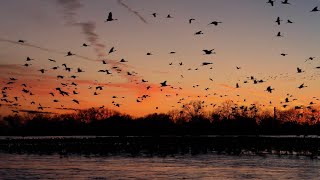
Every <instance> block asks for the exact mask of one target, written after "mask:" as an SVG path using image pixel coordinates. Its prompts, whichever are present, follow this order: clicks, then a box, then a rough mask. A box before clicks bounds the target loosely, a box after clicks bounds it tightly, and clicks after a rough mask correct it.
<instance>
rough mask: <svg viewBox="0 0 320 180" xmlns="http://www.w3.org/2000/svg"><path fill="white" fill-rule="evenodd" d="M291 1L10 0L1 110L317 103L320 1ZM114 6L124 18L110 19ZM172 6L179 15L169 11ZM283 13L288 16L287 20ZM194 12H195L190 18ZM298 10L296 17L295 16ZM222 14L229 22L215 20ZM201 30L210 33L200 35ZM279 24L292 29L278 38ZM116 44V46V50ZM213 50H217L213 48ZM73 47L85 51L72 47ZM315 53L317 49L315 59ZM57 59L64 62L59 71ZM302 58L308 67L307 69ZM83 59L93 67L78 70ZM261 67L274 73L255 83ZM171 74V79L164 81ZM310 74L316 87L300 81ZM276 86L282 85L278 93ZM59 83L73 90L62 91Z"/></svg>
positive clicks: (1, 63)
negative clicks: (196, 103)
mask: <svg viewBox="0 0 320 180" xmlns="http://www.w3.org/2000/svg"><path fill="white" fill-rule="evenodd" d="M289 2H290V3H291V4H290V5H284V4H281V3H280V1H279V0H278V1H276V2H275V6H273V7H272V6H271V5H270V4H267V3H266V0H241V1H239V0H201V1H197V0H161V1H160V0H122V1H118V0H107V1H106V0H90V1H89V0H28V1H23V0H2V1H1V2H0V4H1V6H0V24H1V29H0V80H1V89H2V101H1V107H0V113H1V114H7V113H11V112H13V111H12V110H18V111H20V112H28V111H40V112H72V110H70V111H66V110H63V111H62V110H61V108H65V109H73V110H74V109H84V108H89V107H102V106H104V107H107V108H111V109H115V110H118V111H120V112H124V113H128V114H131V115H133V116H142V115H146V114H149V113H154V112H168V111H169V110H172V109H177V108H180V107H181V106H182V104H184V103H187V102H189V101H191V100H201V101H205V103H204V105H205V106H206V108H208V109H209V110H211V109H212V108H213V105H214V104H216V106H219V104H220V103H221V102H224V101H226V100H233V101H234V102H237V103H239V104H251V103H260V104H264V105H265V107H266V108H273V107H278V106H279V107H280V106H281V105H283V103H282V102H283V101H284V99H285V98H286V97H289V98H290V101H292V100H293V99H297V100H295V101H294V102H293V103H291V104H289V107H293V106H295V105H305V106H307V105H308V104H309V103H310V102H311V101H312V102H314V103H317V101H318V102H319V100H318V99H319V98H320V97H319V95H320V93H319V92H320V91H319V90H320V83H319V82H320V80H319V77H320V69H317V68H316V67H319V66H320V63H319V60H320V54H319V53H320V52H319V48H320V46H319V42H320V36H319V32H320V12H310V11H311V10H312V9H313V8H314V7H315V6H320V1H318V0H307V1H300V0H291V1H290V0H289ZM109 12H112V14H113V18H115V19H117V20H115V21H111V22H105V20H106V19H107V17H108V14H109ZM153 13H157V16H156V17H153V15H152V14H153ZM168 14H170V15H171V16H172V18H166V17H167V15H168ZM277 17H280V19H281V20H283V21H281V24H280V25H277V23H276V22H275V21H276V19H277ZM191 18H193V19H195V20H194V21H192V23H191V24H190V23H189V19H191ZM288 19H290V20H291V21H293V23H292V24H289V23H286V22H287V20H288ZM213 21H218V22H222V23H220V24H218V26H215V25H212V24H210V25H209V23H211V22H213ZM198 31H202V32H203V34H202V35H195V33H196V32H198ZM278 32H281V34H282V35H283V37H277V36H276V35H277V33H278ZM18 40H24V41H25V42H24V43H18ZM83 43H85V44H87V45H89V46H88V47H84V46H82V44H83ZM112 47H114V49H115V50H116V51H115V52H112V53H110V54H108V52H109V50H110V49H111V48H112ZM205 49H208V50H210V49H214V52H215V54H210V55H204V52H203V50H205ZM68 51H71V52H72V53H74V54H75V55H73V56H66V55H67V52H68ZM172 51H174V52H176V53H174V54H170V52H172ZM147 53H152V55H150V56H148V55H146V54H147ZM282 53H284V54H287V55H286V56H282V55H281V54H282ZM27 57H30V58H31V59H34V60H32V61H30V62H28V61H26V58H27ZM309 57H315V58H314V60H312V61H311V60H309V61H306V60H307V59H308V58H309ZM48 59H54V60H55V61H56V62H50V61H49V60H48ZM121 59H125V60H126V61H127V62H120V60H121ZM102 60H105V61H106V62H107V64H103V63H102ZM181 62H182V65H179V63H181ZM203 62H210V63H212V64H210V65H208V66H203V65H202V63H203ZM25 63H29V64H31V65H30V66H28V67H25V66H23V65H24V64H25ZM64 63H65V64H66V65H67V67H70V68H72V69H71V72H68V71H66V70H65V68H64V67H63V66H62V64H64ZM170 63H172V65H169V64H170ZM55 66H58V67H59V68H58V69H57V70H53V69H52V67H55ZM115 66H116V67H117V69H118V70H119V71H120V70H121V72H120V73H117V69H115V68H113V67H115ZM236 67H240V69H237V68H236ZM297 67H299V68H301V69H302V70H303V71H304V72H302V73H297ZM77 68H81V69H82V70H83V71H85V72H81V73H77ZM190 68H191V70H189V69H190ZM40 69H45V70H46V71H45V72H44V73H41V72H40V71H39V70H40ZM99 70H109V71H110V72H111V73H112V74H109V75H107V74H106V73H101V72H98V71H99ZM127 72H129V73H130V74H132V75H128V73H127ZM58 75H62V76H64V79H57V76H58ZM72 75H75V76H77V77H76V78H75V79H73V78H70V76H72ZM251 76H254V78H255V79H256V80H264V82H263V83H258V84H254V83H253V81H252V80H250V79H249V78H248V77H251ZM10 78H15V79H17V80H10ZM142 79H144V80H146V81H148V82H142ZM210 79H211V80H210ZM163 81H167V85H168V86H166V87H161V85H160V83H161V82H163ZM244 81H247V82H248V83H244ZM8 82H11V83H9V84H8ZM72 82H74V83H75V84H77V86H74V85H72ZM61 83H64V84H67V85H66V86H64V85H62V84H61ZM237 83H238V84H239V86H240V87H239V88H236V84H237ZM303 83H304V85H305V86H307V87H305V88H302V89H299V88H298V86H300V85H301V84H303ZM22 84H26V87H23V86H22ZM97 86H103V89H102V90H96V87H97ZM148 86H150V87H151V88H150V89H148V90H147V87H148ZM268 86H271V87H272V88H274V89H275V90H274V91H273V92H272V93H268V92H267V91H266V89H267V87H268ZM5 87H7V89H5V90H4V89H3V88H5ZM57 87H60V88H61V89H62V90H63V91H65V92H68V93H69V96H62V95H61V94H59V91H57V90H56V88H57ZM23 88H24V89H26V90H29V92H31V93H32V94H33V95H30V94H29V93H24V92H22V89H23ZM73 91H76V92H78V93H79V94H73ZM50 92H53V93H54V96H52V95H50V94H49V93H50ZM95 92H96V93H97V94H98V95H94V93H95ZM288 94H289V95H288ZM143 95H145V96H147V98H141V97H142V96H143ZM14 97H18V100H16V99H14ZM53 100H58V101H59V102H53ZM72 100H77V101H79V104H77V103H75V102H74V101H72ZM137 101H139V102H137ZM270 101H271V102H272V103H270ZM31 102H34V104H31ZM116 105H118V106H119V107H118V106H116ZM39 107H44V109H43V110H41V109H40V110H39Z"/></svg>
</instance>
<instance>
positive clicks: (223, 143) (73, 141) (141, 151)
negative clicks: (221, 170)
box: [0, 136, 320, 159]
mask: <svg viewBox="0 0 320 180" xmlns="http://www.w3.org/2000/svg"><path fill="white" fill-rule="evenodd" d="M0 153H12V154H40V155H52V154H59V155H61V156H62V157H64V156H68V155H84V156H88V157H90V156H115V155H116V156H117V155H120V156H130V157H135V156H138V157H139V156H147V157H153V156H159V157H166V156H176V155H200V154H218V155H219V154H224V155H236V156H239V155H259V156H267V155H279V156H288V155H291V156H297V157H298V156H307V157H310V158H311V159H319V157H320V138H319V137H314V136H313V137H305V136H298V137H268V136H118V137H116V136H109V137H81V138H78V137H51V138H50V137H45V138H35V137H33V138H21V137H20V138H17V137H15V138H9V137H7V138H3V139H0Z"/></svg>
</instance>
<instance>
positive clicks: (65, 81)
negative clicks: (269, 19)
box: [0, 0, 320, 113]
mask: <svg viewBox="0 0 320 180" xmlns="http://www.w3.org/2000/svg"><path fill="white" fill-rule="evenodd" d="M267 3H268V4H269V5H270V6H275V5H276V2H275V0H268V1H267ZM281 4H283V5H291V3H290V1H289V0H283V1H281ZM318 11H320V10H319V9H318V7H317V6H316V7H314V8H313V9H312V10H311V11H310V12H312V13H313V12H318ZM151 16H152V17H153V18H157V17H158V14H157V13H152V14H151ZM166 18H174V17H173V16H172V15H170V14H168V15H167V16H166ZM116 20H118V19H116V18H114V17H113V14H112V12H110V13H109V14H108V16H107V19H106V20H105V22H106V23H109V22H112V21H116ZM194 21H196V19H194V18H190V19H188V23H189V24H191V23H193V22H194ZM283 21H285V20H283V19H281V17H277V18H276V19H275V23H276V24H277V25H281V24H282V23H283ZM285 22H286V23H288V24H293V23H295V22H294V21H293V20H290V19H287V20H286V21H285ZM221 24H223V22H222V21H212V22H210V23H209V25H213V26H219V25H221ZM203 34H204V33H203V32H202V31H201V30H200V31H197V32H195V33H194V35H196V36H197V35H203ZM276 37H279V38H281V37H283V33H282V32H278V33H277V34H276ZM17 42H18V43H20V44H25V43H26V41H25V40H18V41H17ZM82 46H83V47H85V48H88V47H90V44H88V43H83V44H82ZM106 51H107V52H108V54H112V53H115V52H116V51H117V49H116V48H115V47H112V48H110V49H109V50H107V49H106ZM202 52H203V53H202V54H203V55H208V56H210V55H215V54H216V52H215V49H203V50H202ZM175 53H176V52H175V51H171V52H169V54H175ZM146 55H147V56H151V55H153V53H152V52H147V53H146ZM280 55H281V56H287V55H288V54H287V53H281V54H280ZM70 56H76V54H75V53H73V52H71V51H68V52H67V53H66V54H65V57H66V58H67V57H70ZM316 59H317V58H316V57H314V56H311V57H308V58H307V59H305V60H304V61H305V63H307V62H309V61H314V60H316ZM31 62H36V60H35V59H33V58H31V57H26V59H25V63H24V64H23V66H25V67H30V66H32V65H33V64H32V63H31ZM48 62H49V63H52V64H55V65H54V66H53V67H52V68H51V70H49V69H44V68H42V69H39V70H38V71H39V73H41V74H45V73H47V72H48V71H58V70H62V71H66V72H67V73H73V74H72V75H69V76H67V75H64V74H61V75H57V77H56V78H57V80H58V81H59V83H60V86H59V87H56V88H55V89H52V90H51V92H49V95H50V96H51V97H52V102H53V103H59V102H60V98H61V97H69V99H70V101H72V102H73V103H75V104H81V101H80V100H78V99H77V98H76V97H77V96H81V93H80V91H79V89H78V83H77V81H76V79H77V78H78V77H79V74H81V73H85V72H86V71H85V70H84V69H82V68H80V67H78V68H73V67H70V66H69V65H67V64H66V63H64V64H62V65H61V66H59V65H58V64H57V61H56V60H55V59H51V58H48ZM127 62H128V61H126V60H125V59H121V60H119V62H118V63H120V64H125V63H127ZM101 63H102V64H103V65H108V64H109V63H108V61H107V60H101ZM212 64H213V63H212V62H202V63H201V64H200V66H201V67H203V66H209V69H213V67H212ZM172 65H174V64H173V63H172V62H171V63H169V66H172ZM183 65H184V64H183V62H180V63H178V66H183ZM314 68H315V69H320V66H318V67H314ZM241 69H242V67H240V66H236V68H235V70H241ZM188 70H189V71H190V70H195V71H197V70H199V68H189V69H188ZM97 72H98V73H104V74H106V75H111V76H112V75H114V74H115V73H119V74H121V73H123V70H122V68H121V67H118V66H113V67H111V69H99V70H98V71H97ZM305 72H306V70H305V69H302V68H301V67H297V68H296V73H298V74H303V73H305ZM137 75H138V73H136V72H134V71H128V72H126V73H125V76H137ZM180 76H181V78H184V76H183V74H181V75H180ZM138 78H139V77H138V76H137V78H135V79H134V80H132V81H134V82H135V84H137V85H140V86H143V87H144V88H146V90H150V89H151V88H158V89H159V90H160V91H163V90H164V89H165V88H168V89H172V92H173V93H172V92H171V93H168V94H166V97H171V96H176V97H179V96H180V93H179V91H181V90H182V89H183V88H181V87H174V86H173V85H169V84H168V81H167V80H164V81H162V82H159V84H154V83H151V82H149V81H148V80H146V79H144V78H142V77H141V79H140V80H139V81H138V80H137V79H138ZM274 78H276V76H270V77H269V79H267V78H266V79H263V78H257V77H255V76H249V77H245V79H244V80H243V82H237V83H236V84H235V85H234V88H236V89H237V88H241V87H242V86H243V84H247V83H252V84H261V83H265V82H267V81H268V80H272V79H274ZM315 78H317V77H315ZM18 79H19V78H17V77H9V79H8V81H6V82H3V83H4V85H3V87H2V98H1V101H2V102H3V103H2V104H0V105H6V106H9V107H10V108H12V112H13V113H19V112H40V113H41V112H42V111H43V110H44V109H50V108H51V107H46V106H42V105H41V102H35V101H33V100H31V101H30V102H29V103H30V104H31V105H33V106H35V107H36V108H37V110H34V111H31V110H30V111H23V110H22V109H23V107H22V104H21V103H20V101H21V99H24V100H25V101H29V100H30V99H32V97H33V96H36V94H34V93H33V92H32V87H31V86H29V85H28V84H27V82H24V83H21V84H20V86H21V93H22V94H21V95H20V96H14V97H11V96H10V95H9V94H10V90H13V89H14V88H18V86H14V85H17V82H18ZM209 80H210V81H214V80H213V79H212V78H209ZM239 81H240V80H239ZM192 87H193V88H198V87H200V85H199V84H196V85H193V86H192ZM307 87H308V85H306V84H305V83H301V84H300V85H299V86H297V87H296V88H297V89H303V88H307ZM88 89H90V90H93V92H92V93H93V94H92V95H93V96H98V95H100V94H101V92H102V91H103V90H104V86H103V85H93V86H92V85H91V86H89V87H88ZM204 90H205V91H206V92H208V91H209V90H210V88H208V87H206V88H205V89H204ZM265 91H266V93H273V91H276V89H275V88H274V87H272V86H267V87H266V89H265ZM210 96H217V97H219V96H220V97H221V98H222V97H227V96H228V94H218V93H207V94H205V95H204V96H197V97H196V98H199V99H200V98H201V99H202V101H201V103H202V104H203V107H219V105H217V104H214V103H206V101H205V100H203V99H204V98H208V97H210ZM237 96H238V97H240V95H237ZM150 97H151V95H150V93H149V94H148V93H146V94H143V95H141V96H139V97H137V98H136V103H141V102H143V100H144V99H147V98H150ZM111 98H112V99H113V100H112V105H113V106H115V107H120V106H121V105H122V103H120V102H119V99H125V97H124V96H122V97H120V96H112V97H111ZM188 98H191V96H188ZM188 98H187V97H180V98H179V100H178V102H177V103H178V104H184V103H183V102H185V101H186V100H187V99H188ZM313 99H314V101H320V99H319V98H318V97H313ZM297 100H298V99H297V98H295V97H294V96H293V95H292V94H287V96H286V97H285V98H284V101H283V102H280V104H281V106H282V107H283V108H286V107H287V106H289V103H290V102H294V101H297ZM314 101H311V102H310V103H309V104H308V105H307V106H306V107H307V108H308V109H310V110H311V111H312V112H316V111H317V110H316V109H315V108H314V107H313V106H314V105H315V104H316V102H314ZM243 102H246V99H243V100H238V101H237V103H236V106H235V107H233V108H234V109H237V108H240V109H245V110H247V108H246V107H245V106H243V105H241V104H240V103H243ZM238 103H239V105H238ZM269 104H270V105H272V104H273V103H272V102H271V101H270V102H269ZM184 106H185V105H182V107H184ZM263 106H264V105H263ZM104 107H105V105H102V106H100V108H104ZM172 107H175V106H172ZM304 107H305V106H303V105H299V106H294V108H295V109H302V108H304ZM255 108H256V104H251V107H250V109H255ZM57 109H65V110H68V109H72V108H68V107H64V105H63V103H61V104H60V107H59V108H57ZM155 109H159V107H158V106H157V107H155Z"/></svg>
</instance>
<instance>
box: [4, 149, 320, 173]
mask: <svg viewBox="0 0 320 180" xmlns="http://www.w3.org/2000/svg"><path fill="white" fill-rule="evenodd" d="M0 177H1V178H0V179H319V177H320V161H319V160H311V159H310V158H307V157H297V156H280V157H279V156H276V155H267V156H265V157H262V156H246V155H245V156H229V155H214V154H210V155H197V156H191V155H183V156H175V157H166V158H161V157H142V156H140V157H126V156H109V157H101V156H90V157H89V156H80V155H71V156H63V157H62V156H59V155H27V154H22V155H21V154H20V155H18V154H7V153H0Z"/></svg>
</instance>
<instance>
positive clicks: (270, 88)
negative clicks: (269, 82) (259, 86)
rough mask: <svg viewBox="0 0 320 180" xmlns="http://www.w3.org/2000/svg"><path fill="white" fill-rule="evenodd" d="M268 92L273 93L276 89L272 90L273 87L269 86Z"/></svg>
mask: <svg viewBox="0 0 320 180" xmlns="http://www.w3.org/2000/svg"><path fill="white" fill-rule="evenodd" d="M266 91H267V92H269V93H272V91H274V88H272V87H271V86H268V87H267V89H266Z"/></svg>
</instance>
